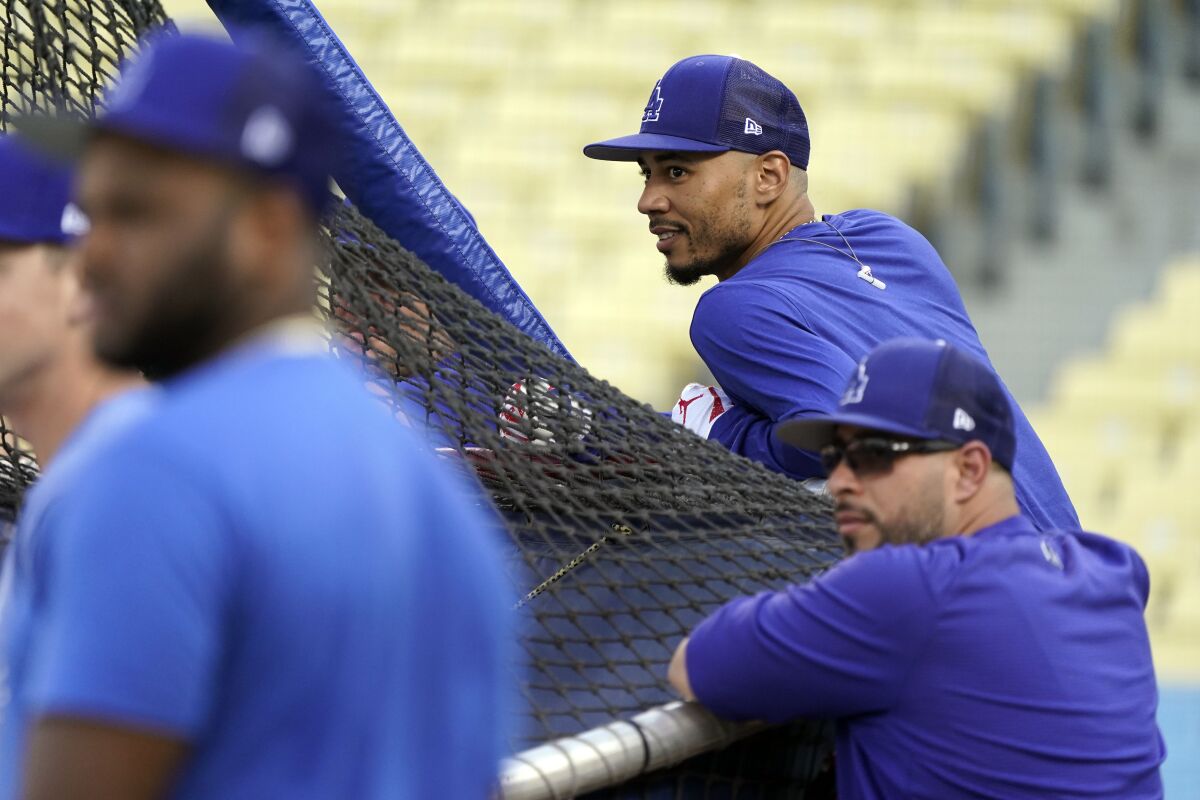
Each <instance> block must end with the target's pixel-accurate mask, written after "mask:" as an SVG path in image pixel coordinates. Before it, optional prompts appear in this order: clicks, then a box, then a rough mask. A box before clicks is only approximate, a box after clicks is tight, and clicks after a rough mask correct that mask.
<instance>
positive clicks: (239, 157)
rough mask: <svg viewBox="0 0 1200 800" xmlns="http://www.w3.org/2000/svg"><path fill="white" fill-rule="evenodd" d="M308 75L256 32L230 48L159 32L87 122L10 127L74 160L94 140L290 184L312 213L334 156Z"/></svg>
mask: <svg viewBox="0 0 1200 800" xmlns="http://www.w3.org/2000/svg"><path fill="white" fill-rule="evenodd" d="M328 98H329V95H328V94H327V93H326V90H325V87H324V84H323V83H322V82H321V79H320V76H319V75H318V74H317V73H316V72H315V70H314V69H313V68H312V67H311V66H310V65H309V64H308V63H307V62H306V61H304V60H303V59H302V58H300V57H299V56H298V55H296V54H295V53H293V52H292V51H291V50H288V49H286V48H284V47H282V46H281V45H279V44H278V43H276V42H274V41H272V40H270V39H267V38H265V37H262V36H258V35H256V34H248V35H246V36H243V37H240V39H239V43H238V44H236V45H235V44H231V43H230V42H228V41H224V40H221V39H217V38H212V37H209V36H199V35H193V34H183V35H177V36H176V35H168V34H165V33H162V34H159V35H157V36H155V37H154V38H152V39H151V40H150V41H149V42H148V43H147V46H146V47H145V49H143V50H142V51H141V52H140V53H139V54H138V55H137V56H135V57H134V58H133V59H132V60H130V61H129V62H127V63H126V64H125V65H124V66H123V68H122V70H121V75H120V77H119V78H118V79H117V81H116V83H115V84H114V85H113V86H112V88H111V89H110V90H109V92H108V93H107V95H106V97H105V108H104V110H103V111H102V112H101V113H100V114H99V116H98V117H97V118H96V119H95V120H81V119H73V118H69V117H63V116H58V117H49V116H29V117H24V118H22V119H18V120H16V121H15V122H16V125H17V127H18V128H19V129H20V130H22V131H23V132H25V133H26V134H27V135H28V137H29V139H30V140H31V141H34V142H37V146H38V147H39V148H42V149H45V150H46V151H47V152H49V153H51V154H54V155H58V156H60V157H64V158H69V159H76V158H78V157H79V156H80V155H81V154H82V152H83V150H84V148H85V147H86V145H87V142H88V141H89V139H90V138H91V137H92V136H94V135H96V134H111V135H117V136H122V137H126V138H129V139H133V140H136V141H140V142H145V143H146V144H151V145H155V146H157V147H161V148H163V149H164V150H169V151H173V152H178V153H183V154H186V155H191V156H197V157H201V158H206V159H211V160H213V161H216V162H219V163H223V164H226V165H228V166H231V167H235V168H239V169H245V170H248V171H250V172H253V173H257V174H260V175H263V176H265V177H269V178H277V179H280V180H283V181H286V182H289V183H291V184H292V185H293V186H294V187H295V188H296V189H297V190H298V191H299V192H300V193H301V195H302V196H303V197H304V199H305V200H306V201H307V202H308V203H309V205H310V206H311V207H312V208H313V209H314V210H316V211H317V212H318V213H319V212H320V211H321V210H323V209H324V208H325V206H326V204H327V203H328V201H329V197H330V192H329V174H330V171H331V168H332V159H333V154H334V151H335V146H334V142H333V135H332V129H331V126H330V123H329V105H328V103H329V99H328Z"/></svg>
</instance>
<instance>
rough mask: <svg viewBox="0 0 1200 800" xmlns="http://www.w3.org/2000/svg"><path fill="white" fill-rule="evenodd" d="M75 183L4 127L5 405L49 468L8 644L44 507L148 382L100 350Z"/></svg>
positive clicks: (20, 552)
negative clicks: (81, 254)
mask: <svg viewBox="0 0 1200 800" xmlns="http://www.w3.org/2000/svg"><path fill="white" fill-rule="evenodd" d="M69 189H70V174H69V172H68V171H67V170H66V169H64V168H63V167H61V166H58V165H55V164H53V163H51V162H49V161H47V160H45V159H44V158H43V157H42V156H40V155H38V154H37V153H35V152H34V151H32V150H31V149H30V148H29V147H28V146H26V145H25V144H23V143H22V142H21V141H20V140H19V139H18V138H17V137H14V136H5V135H0V415H3V416H4V417H5V418H7V419H8V421H9V423H10V424H11V425H12V427H13V431H14V432H15V433H16V434H18V435H20V436H21V437H23V438H24V439H25V440H26V441H27V442H28V443H29V444H30V445H31V446H32V447H33V449H34V452H35V454H36V455H37V457H38V459H39V461H40V462H41V464H40V465H41V468H42V474H41V477H40V478H39V481H38V483H37V485H36V487H34V488H33V489H31V490H30V491H29V492H28V493H27V494H26V496H25V498H24V502H23V504H22V509H21V530H22V535H21V536H20V544H19V546H18V547H17V548H16V550H15V553H14V555H12V556H11V557H7V556H6V558H5V561H4V564H3V566H2V567H0V651H2V650H3V647H4V645H3V641H4V639H3V637H4V631H5V630H6V629H7V628H8V624H7V622H8V621H9V620H10V612H9V608H8V603H7V599H8V597H9V596H10V590H11V587H12V584H13V581H14V578H15V573H16V571H17V570H18V569H20V570H22V571H23V570H25V569H27V568H28V565H29V564H30V563H32V560H33V558H34V550H33V548H34V541H35V540H36V538H37V533H38V529H39V527H40V525H41V520H42V516H43V515H44V514H45V512H46V510H47V509H48V508H50V507H52V506H54V505H55V504H56V503H58V502H61V501H62V498H63V497H65V496H68V495H69V494H70V492H71V485H72V483H73V482H74V481H77V480H81V479H82V480H86V473H87V470H88V468H89V467H88V463H87V462H88V459H89V456H88V454H89V452H90V451H91V450H92V449H94V447H95V446H96V445H97V444H98V443H99V442H100V441H102V440H104V439H105V438H107V437H108V436H110V435H112V434H113V432H115V431H116V430H119V429H120V428H121V427H122V426H123V425H124V424H126V423H127V421H128V420H129V419H132V418H133V417H135V416H136V415H137V414H138V413H139V410H140V408H141V406H142V405H143V403H144V402H145V400H146V398H145V397H143V396H141V394H140V393H136V392H128V391H127V390H130V389H132V388H133V387H135V386H140V385H143V384H144V381H143V379H142V378H141V376H140V375H138V374H137V373H136V372H133V371H129V370H117V369H113V368H111V367H108V366H107V365H105V364H102V363H101V362H99V361H98V360H97V359H96V357H95V355H94V354H93V353H92V346H91V341H90V338H89V336H88V329H87V314H88V312H87V300H86V297H85V296H84V295H83V293H82V292H81V291H80V288H79V280H78V271H77V264H76V263H75V262H76V261H77V253H76V252H75V250H74V249H73V248H71V246H70V243H71V241H72V240H73V239H74V237H76V236H77V235H79V234H81V233H83V232H84V230H85V229H86V224H87V220H86V219H85V218H84V217H83V215H82V213H80V211H79V209H78V208H76V207H75V206H74V205H72V204H71V203H70V202H69ZM4 527H5V526H4V525H3V524H0V530H2V529H3V528H4ZM14 530H15V528H14ZM6 538H7V537H0V539H6ZM14 539H15V535H14ZM3 550H4V547H3V542H2V541H0V552H3ZM14 613H15V612H14ZM3 695H4V686H3V680H2V678H0V697H2V696H3ZM2 782H3V778H0V783H2Z"/></svg>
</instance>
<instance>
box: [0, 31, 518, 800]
mask: <svg viewBox="0 0 1200 800" xmlns="http://www.w3.org/2000/svg"><path fill="white" fill-rule="evenodd" d="M324 97H325V95H324V94H323V92H322V88H321V86H320V84H319V79H318V77H317V76H316V75H315V74H314V73H313V72H312V71H311V70H310V69H309V67H308V66H307V65H306V64H304V63H303V62H301V61H298V60H296V59H294V58H293V57H292V56H291V55H290V54H289V53H285V52H282V51H280V50H279V49H278V48H276V47H272V46H270V45H268V44H265V43H257V44H253V45H247V46H245V47H240V48H239V47H234V46H232V45H229V44H226V43H222V42H218V41H216V40H210V39H207V38H202V37H194V36H181V37H164V38H161V39H159V40H158V41H156V42H155V43H154V44H152V45H151V46H150V47H149V49H148V50H147V51H146V52H145V53H144V54H143V55H142V56H140V57H139V58H137V59H136V60H134V61H133V62H132V63H131V64H130V65H129V66H128V67H127V68H126V69H125V70H124V72H123V75H122V78H121V80H120V81H119V82H118V84H117V86H116V88H115V90H114V91H113V93H112V94H111V95H110V98H109V103H108V108H107V111H106V112H105V113H104V115H103V116H101V117H100V119H99V120H98V121H97V122H96V123H95V124H94V125H92V126H90V127H88V128H86V129H82V130H81V129H67V126H66V124H65V123H64V122H63V121H45V120H41V121H38V120H28V121H26V126H27V127H28V128H29V129H30V130H39V131H40V133H39V136H38V138H39V140H40V141H44V142H47V143H48V145H53V146H55V147H69V146H72V145H73V146H76V147H82V159H81V161H80V167H79V179H78V191H77V194H78V198H79V202H80V205H81V207H82V208H83V210H84V211H85V213H87V214H88V216H89V218H90V220H91V226H92V227H91V230H90V232H89V233H88V234H87V236H86V237H85V239H84V240H83V243H82V246H83V257H84V268H83V275H84V281H85V286H86V288H87V289H88V291H89V292H90V294H91V296H92V297H93V300H94V306H95V319H94V324H95V332H94V343H95V346H96V349H97V352H98V353H99V354H100V355H101V357H103V358H104V359H105V360H106V361H108V362H109V363H112V364H115V365H121V366H138V367H141V368H144V369H145V370H146V371H147V372H148V373H150V374H153V375H155V376H156V377H158V378H160V379H161V380H162V385H161V387H160V390H159V392H160V396H159V398H158V399H157V401H156V403H155V407H154V408H153V410H152V411H151V412H150V413H149V414H147V415H146V416H145V417H144V418H143V419H142V420H140V421H139V422H137V423H136V424H135V425H133V426H132V427H131V428H130V429H128V430H127V431H126V432H125V433H124V434H122V435H121V436H119V437H117V438H116V439H115V440H113V441H112V442H111V443H110V445H109V446H108V447H107V448H106V454H107V455H108V460H107V462H106V468H105V470H104V471H103V472H101V473H99V474H97V475H96V476H95V477H94V480H92V481H89V482H88V483H87V484H86V486H83V487H81V489H80V491H79V492H78V493H77V494H76V495H75V496H74V497H73V502H72V503H71V504H70V506H69V508H68V509H67V510H66V511H65V512H64V513H63V514H62V515H61V516H60V517H59V518H58V520H57V521H56V524H55V526H54V529H53V530H51V531H48V532H47V533H48V535H47V537H46V538H47V543H46V548H45V549H46V558H45V563H44V564H43V565H41V567H42V568H41V569H36V570H35V575H34V578H35V581H36V583H37V585H36V587H35V589H36V592H37V594H38V596H39V600H40V602H38V603H37V605H36V607H35V609H34V612H33V614H32V615H31V617H32V619H31V620H30V621H29V625H28V630H27V631H25V632H24V636H25V637H26V640H27V641H28V646H27V647H26V648H25V649H24V650H23V651H21V652H14V653H10V655H9V667H10V670H11V671H12V675H13V680H12V701H11V704H12V708H11V710H10V713H12V714H15V716H16V718H17V719H18V720H20V719H24V720H26V721H27V725H26V727H25V730H26V732H27V735H26V737H25V739H24V741H23V742H21V741H18V742H16V743H15V744H14V745H10V749H9V750H8V751H7V752H5V753H4V754H2V757H3V759H4V762H5V764H6V765H7V764H14V765H15V764H23V770H22V775H21V777H20V782H19V784H18V785H20V786H23V787H24V788H23V795H22V796H23V797H27V798H35V799H36V800H42V799H43V798H45V799H46V800H49V798H54V799H55V800H63V799H69V798H77V797H114V798H115V797H120V798H124V799H126V800H138V799H139V798H152V797H164V796H170V797H180V798H183V797H205V798H211V797H220V798H265V797H287V798H333V797H354V798H396V797H414V798H415V797H455V798H458V797H461V798H482V797H485V796H486V794H487V792H488V788H489V786H490V784H491V782H492V781H493V780H494V775H495V768H496V762H497V760H498V758H499V756H500V754H501V747H502V735H501V734H502V731H501V728H502V721H503V720H504V718H505V712H506V711H507V702H506V701H507V694H508V693H507V691H506V690H505V686H506V683H507V680H506V679H507V678H508V674H507V666H508V665H507V648H508V644H507V643H508V641H509V639H510V632H509V620H508V612H507V609H508V608H509V607H510V606H511V601H510V600H509V599H508V598H507V597H506V596H505V593H504V592H503V591H502V589H501V586H500V578H499V575H498V573H497V569H496V567H494V566H493V563H494V561H495V559H494V557H493V551H492V546H491V544H490V537H489V536H488V535H487V534H489V533H490V531H489V530H487V527H488V526H487V523H486V521H485V520H484V519H483V518H482V516H481V514H480V512H478V511H477V510H475V509H473V508H471V505H470V503H469V502H467V501H466V500H465V499H464V496H463V495H462V494H461V493H460V491H458V487H457V486H456V485H454V483H453V481H451V480H449V479H448V478H447V477H446V476H445V475H443V473H442V471H441V469H440V468H439V467H438V466H437V465H436V464H435V463H433V462H432V455H430V454H426V453H425V452H423V449H422V447H421V446H420V445H419V444H418V443H417V442H416V440H415V439H414V438H413V437H412V436H411V434H409V433H408V432H406V431H405V430H404V429H403V428H402V427H401V426H400V425H398V424H397V423H395V422H394V421H393V420H391V419H390V418H389V417H388V415H387V412H386V411H385V410H384V409H383V408H381V407H380V405H379V404H378V403H377V402H376V401H375V400H373V399H372V398H371V396H370V395H369V394H367V393H366V391H365V389H364V386H363V384H364V380H363V377H362V376H361V375H359V374H357V373H353V372H351V371H349V370H347V369H345V368H344V367H343V366H341V365H339V364H337V363H336V362H335V361H334V360H333V359H332V358H331V357H330V356H329V355H328V353H327V352H326V348H325V345H324V341H323V339H322V336H321V332H320V330H319V329H318V328H317V327H316V326H315V324H314V323H313V321H312V316H311V309H312V306H313V301H314V271H313V266H314V264H315V263H316V259H317V255H318V247H317V243H318V239H317V220H318V217H319V215H320V213H321V212H322V210H323V208H324V207H325V204H326V202H327V197H328V185H327V181H328V178H327V175H328V172H329V163H328V162H329V159H330V153H331V152H333V151H334V150H335V149H336V143H335V142H334V141H333V137H332V136H331V135H330V133H329V132H328V129H327V126H326V122H325V111H326V108H325V106H324V104H323V102H322V99H323V98H324ZM43 129H44V130H43Z"/></svg>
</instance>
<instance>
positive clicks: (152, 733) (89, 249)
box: [21, 136, 316, 800]
mask: <svg viewBox="0 0 1200 800" xmlns="http://www.w3.org/2000/svg"><path fill="white" fill-rule="evenodd" d="M77 194H78V196H79V201H80V205H81V207H82V208H83V209H84V211H85V213H87V215H88V216H89V217H90V219H91V231H90V232H89V233H88V234H87V236H86V237H85V238H84V240H83V241H82V242H81V243H80V246H81V248H82V258H83V264H82V276H83V282H84V285H85V286H86V287H87V288H88V289H89V290H90V291H91V292H92V294H93V295H94V299H95V308H94V314H95V319H94V323H95V336H94V343H95V345H96V349H97V351H98V353H99V354H100V355H101V356H102V357H103V358H104V359H105V360H107V361H109V362H110V363H116V364H137V363H138V362H139V361H143V360H148V361H149V362H151V365H152V366H153V368H154V369H155V370H156V371H157V372H158V374H160V375H173V374H177V373H179V372H181V371H184V370H186V369H187V368H189V367H191V366H193V365H195V364H197V363H199V362H201V361H203V360H206V359H208V358H211V357H212V356H214V355H216V354H218V353H220V352H221V351H223V350H225V349H226V348H228V347H230V346H232V345H234V344H236V343H237V342H238V341H239V340H240V339H242V338H243V337H245V336H246V335H247V334H249V333H251V332H252V331H254V330H256V329H258V328H260V327H262V326H263V325H265V324H267V323H269V322H272V321H274V320H277V319H279V318H282V317H286V316H290V315H293V314H298V313H308V312H309V311H310V309H311V308H312V304H313V298H314V291H315V289H314V280H313V269H312V265H313V264H314V263H315V260H314V258H315V241H316V231H315V222H314V217H313V214H312V212H311V211H310V210H309V209H308V208H307V207H306V206H305V204H304V202H303V200H302V199H301V197H300V196H299V195H298V194H297V193H296V192H295V191H293V190H292V189H290V188H288V187H285V186H282V185H278V184H273V183H268V182H264V181H262V180H261V179H258V178H256V177H252V176H248V175H244V174H239V173H237V172H235V171H234V170H232V169H229V168H228V167H225V166H221V165H217V164H213V163H210V162H207V161H203V160H200V159H195V158H191V157H186V156H182V155H179V154H173V153H169V152H167V151H164V150H161V149H158V148H155V147H151V146H148V145H145V144H140V143H137V142H133V141H130V140H127V139H123V138H119V137H107V136H106V137H101V138H99V139H97V140H95V141H94V142H92V143H91V144H90V145H89V147H88V150H87V152H86V154H85V156H84V158H83V161H82V163H81V164H80V171H79V185H78V190H77ZM29 736H30V738H29V748H28V752H27V755H26V762H25V778H24V779H25V785H24V787H23V793H22V795H21V796H22V797H24V798H26V800H76V799H79V800H82V799H83V798H87V800H109V799H110V798H111V800H150V798H160V797H164V796H165V795H167V794H168V793H169V791H170V789H171V786H172V783H173V782H174V780H175V778H176V777H177V776H178V774H179V771H180V769H181V768H182V766H183V764H184V763H185V761H186V759H187V755H188V751H189V744H188V742H187V741H186V740H185V739H183V738H181V737H180V736H178V735H176V734H173V733H171V732H168V731H159V730H153V729H150V728H146V727H142V726H138V725H132V724H125V723H122V722H118V721H109V720H101V719H93V718H88V717H84V716H73V715H69V714H49V715H46V716H43V717H40V718H38V719H36V720H34V721H33V723H32V725H31V729H30V732H29Z"/></svg>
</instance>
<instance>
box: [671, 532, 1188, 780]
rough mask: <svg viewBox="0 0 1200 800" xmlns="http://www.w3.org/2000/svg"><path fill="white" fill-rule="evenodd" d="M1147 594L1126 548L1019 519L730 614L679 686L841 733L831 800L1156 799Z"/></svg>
mask: <svg viewBox="0 0 1200 800" xmlns="http://www.w3.org/2000/svg"><path fill="white" fill-rule="evenodd" d="M1149 583H1150V579H1149V575H1148V573H1147V572H1146V566H1145V564H1144V563H1143V562H1142V560H1141V558H1140V557H1139V556H1138V555H1137V553H1135V552H1134V551H1133V549H1132V548H1130V547H1128V546H1127V545H1124V544H1121V543H1120V542H1116V541H1114V540H1112V539H1107V538H1105V537H1103V536H1098V535H1096V534H1093V533H1085V532H1083V531H1079V530H1068V531H1053V532H1049V533H1046V534H1039V533H1038V532H1037V531H1035V530H1034V528H1033V526H1032V525H1031V524H1030V523H1029V521H1028V520H1026V519H1024V518H1022V517H1020V516H1013V517H1010V518H1008V519H1006V520H1003V521H1001V522H999V523H996V524H995V525H991V526H989V527H987V528H984V529H983V530H980V531H977V532H976V533H975V534H974V535H971V536H952V537H947V538H943V539H937V540H935V541H934V542H932V543H929V544H927V545H920V546H919V545H899V546H887V547H881V548H879V549H876V550H871V551H868V552H864V553H859V554H857V555H855V556H852V557H850V558H848V559H846V560H845V561H843V562H842V563H841V564H839V565H837V566H836V567H834V568H833V569H832V570H830V571H829V572H827V573H825V574H824V575H822V576H821V577H819V578H816V579H815V580H813V581H811V582H810V583H808V584H805V585H803V586H793V587H791V588H788V589H786V590H784V591H781V592H764V593H762V594H759V595H755V596H753V597H742V598H739V599H737V600H734V601H733V602H731V603H729V604H727V605H725V606H723V607H722V608H721V609H720V610H719V611H717V612H716V613H715V614H713V615H712V616H710V617H709V618H708V619H706V620H705V621H704V622H702V623H701V624H700V625H699V627H697V628H696V630H695V632H694V633H693V634H692V637H691V639H690V641H689V643H688V648H687V671H688V677H689V679H690V681H691V686H692V690H693V691H694V692H695V693H696V697H697V699H699V700H700V702H702V703H704V704H705V705H706V706H708V707H709V708H711V709H712V710H713V711H715V712H716V713H718V714H720V715H722V716H727V717H730V718H734V719H737V718H746V719H765V720H768V721H770V722H782V721H785V720H788V719H792V718H795V717H800V716H803V717H809V718H833V719H836V720H837V773H838V776H837V777H838V789H839V796H841V797H855V798H864V800H874V799H876V798H879V799H880V800H882V798H895V797H908V798H943V797H1005V798H1034V797H1038V798H1040V797H1072V798H1085V797H1089V798H1100V797H1106V798H1107V797H1120V798H1159V797H1162V783H1161V779H1160V776H1159V765H1160V764H1161V763H1162V761H1163V757H1164V749H1163V742H1162V737H1161V736H1160V734H1159V731H1158V727H1157V725H1156V724H1155V708H1156V705H1157V699H1158V698H1157V688H1156V683H1155V678H1154V665H1153V662H1152V659H1151V654H1150V641H1149V639H1148V637H1147V633H1146V623H1145V620H1144V618H1143V612H1144V609H1145V605H1146V598H1147V597H1148V595H1149Z"/></svg>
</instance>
